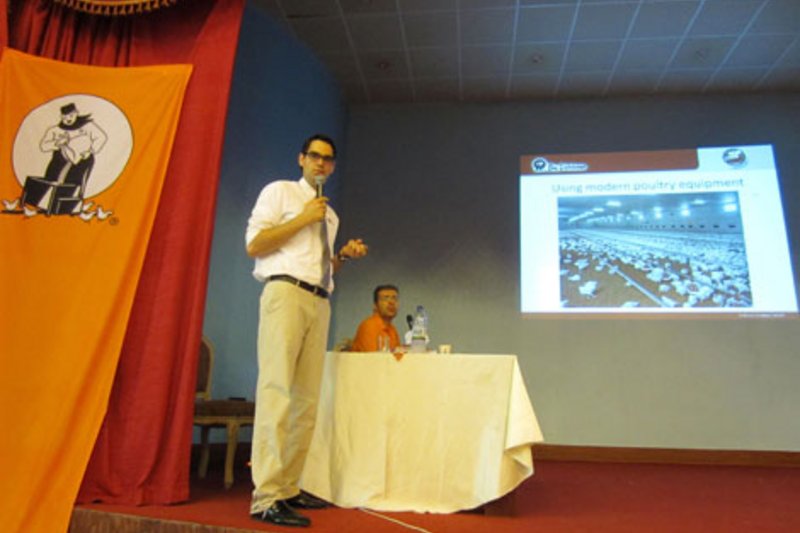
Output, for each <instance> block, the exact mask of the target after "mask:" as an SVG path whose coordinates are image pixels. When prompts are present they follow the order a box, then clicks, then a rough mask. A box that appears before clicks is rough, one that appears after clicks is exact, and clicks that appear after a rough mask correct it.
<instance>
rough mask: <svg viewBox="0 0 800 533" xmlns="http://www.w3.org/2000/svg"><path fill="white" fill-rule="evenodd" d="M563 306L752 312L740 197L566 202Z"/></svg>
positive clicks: (561, 207) (562, 208) (562, 205)
mask: <svg viewBox="0 0 800 533" xmlns="http://www.w3.org/2000/svg"><path fill="white" fill-rule="evenodd" d="M558 213H559V249H560V254H561V255H560V261H561V269H560V273H559V275H560V278H561V305H562V307H575V306H577V307H586V306H594V307H679V306H681V307H697V306H699V307H752V304H753V299H752V293H751V290H750V276H749V273H748V269H747V254H746V251H745V244H744V235H743V234H742V223H741V217H740V216H739V200H738V194H737V193H735V192H725V193H697V194H672V195H670V194H666V195H647V196H623V197H612V198H609V197H605V196H591V197H579V198H560V199H559V201H558Z"/></svg>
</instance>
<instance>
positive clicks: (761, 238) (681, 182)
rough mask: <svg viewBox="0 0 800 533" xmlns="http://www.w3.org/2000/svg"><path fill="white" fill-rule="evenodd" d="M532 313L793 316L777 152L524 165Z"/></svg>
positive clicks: (580, 157)
mask: <svg viewBox="0 0 800 533" xmlns="http://www.w3.org/2000/svg"><path fill="white" fill-rule="evenodd" d="M520 238H521V243H520V251H521V253H520V258H521V265H520V272H521V280H520V287H521V291H522V294H521V299H520V301H521V307H522V311H523V312H526V313H597V312H614V313H796V312H797V300H796V293H795V288H794V278H793V274H792V269H791V262H790V255H789V247H788V244H787V241H786V231H785V227H784V219H783V213H782V208H781V202H780V194H779V188H778V177H777V173H776V170H775V165H774V158H773V154H772V148H771V146H737V147H723V148H700V149H697V150H668V151H657V152H621V153H601V154H571V155H530V156H523V157H522V158H521V175H520Z"/></svg>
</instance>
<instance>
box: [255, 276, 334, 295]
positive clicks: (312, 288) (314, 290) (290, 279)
mask: <svg viewBox="0 0 800 533" xmlns="http://www.w3.org/2000/svg"><path fill="white" fill-rule="evenodd" d="M270 281H287V282H289V283H291V284H292V285H295V286H297V287H300V288H301V289H304V290H307V291H308V292H310V293H311V294H313V295H314V296H319V297H320V298H327V297H328V296H329V294H328V291H326V290H325V289H323V288H322V287H317V286H316V285H312V284H310V283H306V282H305V281H303V280H301V279H297V278H295V277H293V276H290V275H288V274H276V275H274V276H269V277H268V278H267V281H266V282H267V283H269V282H270Z"/></svg>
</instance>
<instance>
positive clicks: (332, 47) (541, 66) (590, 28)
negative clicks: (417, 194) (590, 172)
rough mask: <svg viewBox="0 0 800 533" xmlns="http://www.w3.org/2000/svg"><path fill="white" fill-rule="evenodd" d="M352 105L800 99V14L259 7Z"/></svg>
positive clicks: (384, 2)
mask: <svg viewBox="0 0 800 533" xmlns="http://www.w3.org/2000/svg"><path fill="white" fill-rule="evenodd" d="M251 1H252V3H253V5H255V6H257V7H259V8H261V9H263V10H265V11H267V12H268V13H270V14H272V15H273V16H274V17H275V18H277V19H278V20H280V21H282V22H283V23H285V24H286V25H287V26H288V27H289V28H290V30H291V31H292V32H293V33H294V34H295V35H296V36H297V37H298V38H299V39H300V40H301V41H303V42H305V43H306V44H307V45H308V46H309V47H310V48H311V49H312V50H314V52H315V53H316V55H317V57H319V58H320V60H321V61H322V62H323V63H325V64H326V65H327V66H328V67H329V68H330V70H331V72H332V73H333V75H334V76H335V77H336V79H337V80H338V81H339V84H340V86H341V88H342V90H343V93H344V95H345V98H346V100H347V101H348V102H350V103H361V104H363V103H367V104H369V103H383V102H431V101H437V102H442V101H450V102H468V101H520V100H535V99H552V98H570V97H605V96H616V95H649V94H674V93H693V94H697V93H720V92H751V91H758V92H763V91H797V90H799V89H800V0H251Z"/></svg>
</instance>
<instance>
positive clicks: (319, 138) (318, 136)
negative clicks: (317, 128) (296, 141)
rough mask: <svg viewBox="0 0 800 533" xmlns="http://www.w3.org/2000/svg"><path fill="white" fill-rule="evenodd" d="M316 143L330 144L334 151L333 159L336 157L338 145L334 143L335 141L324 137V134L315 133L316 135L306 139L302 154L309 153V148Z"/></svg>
mask: <svg viewBox="0 0 800 533" xmlns="http://www.w3.org/2000/svg"><path fill="white" fill-rule="evenodd" d="M314 141H322V142H324V143H328V144H329V145H330V146H331V148H332V149H333V157H336V143H334V142H333V139H331V138H330V137H328V136H327V135H323V134H322V133H315V134H314V135H312V136H311V137H309V138H308V139H306V140H305V142H304V143H303V149H302V150H301V152H302V153H304V154H305V153H306V152H308V147H309V146H311V143H312V142H314Z"/></svg>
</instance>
